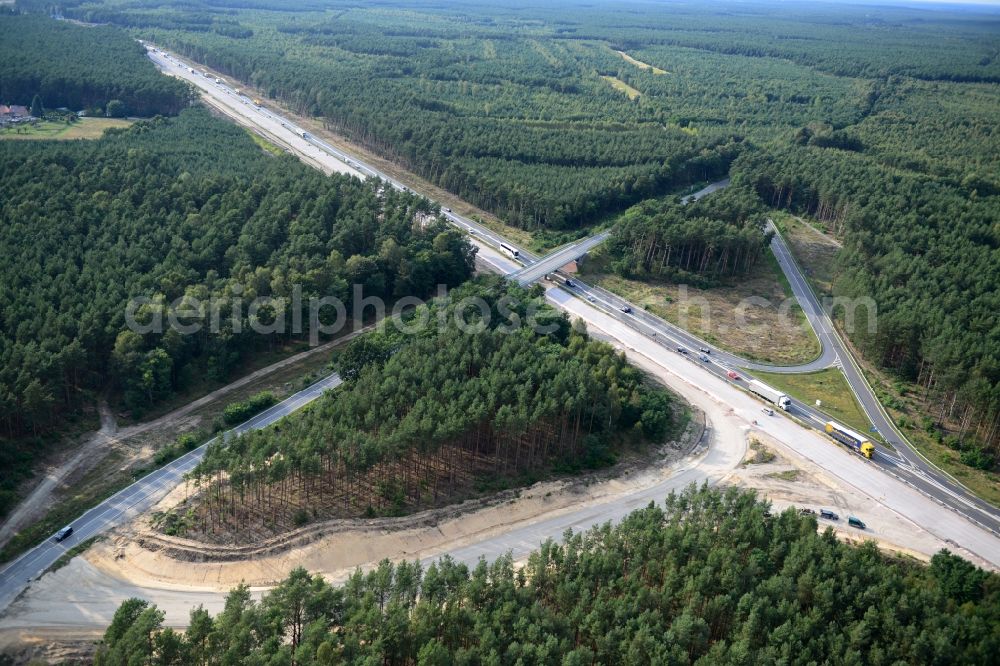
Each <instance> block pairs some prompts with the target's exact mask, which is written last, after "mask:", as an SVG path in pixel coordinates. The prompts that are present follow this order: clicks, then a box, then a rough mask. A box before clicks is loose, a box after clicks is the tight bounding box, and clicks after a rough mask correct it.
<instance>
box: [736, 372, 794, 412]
mask: <svg viewBox="0 0 1000 666" xmlns="http://www.w3.org/2000/svg"><path fill="white" fill-rule="evenodd" d="M747 388H748V389H750V392H751V393H753V394H754V395H756V396H759V397H761V398H763V399H764V400H765V401H766V402H769V403H771V404H772V405H775V406H776V407H780V408H781V409H783V410H785V411H786V412H787V411H789V410H791V407H792V399H791V398H789V397H788V396H787V395H785V394H784V393H782V392H781V391H779V390H778V389H775V388H771V387H770V386H768V385H767V384H765V383H763V382H759V381H757V380H756V379H753V380H751V381H749V382H748V383H747Z"/></svg>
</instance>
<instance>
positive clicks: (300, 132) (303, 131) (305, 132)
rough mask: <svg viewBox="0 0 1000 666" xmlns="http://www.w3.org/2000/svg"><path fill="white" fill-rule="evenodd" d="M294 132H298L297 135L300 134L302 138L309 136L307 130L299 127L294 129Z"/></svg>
mask: <svg viewBox="0 0 1000 666" xmlns="http://www.w3.org/2000/svg"><path fill="white" fill-rule="evenodd" d="M295 133H296V134H298V135H299V136H301V137H302V138H303V139H308V138H309V132H307V131H305V130H301V129H300V130H295Z"/></svg>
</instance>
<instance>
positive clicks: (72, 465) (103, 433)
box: [0, 327, 370, 546]
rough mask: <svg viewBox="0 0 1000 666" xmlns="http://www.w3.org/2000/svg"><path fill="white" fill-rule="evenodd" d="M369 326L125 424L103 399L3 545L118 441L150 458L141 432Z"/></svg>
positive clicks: (133, 454)
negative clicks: (93, 424) (97, 422)
mask: <svg viewBox="0 0 1000 666" xmlns="http://www.w3.org/2000/svg"><path fill="white" fill-rule="evenodd" d="M367 330H370V327H366V328H364V329H362V330H361V331H357V332H354V333H351V334H349V335H348V336H344V337H341V338H338V339H337V340H334V341H332V342H328V343H326V344H324V345H320V346H318V347H314V348H312V349H308V350H306V351H304V352H300V353H298V354H294V355H292V356H289V357H287V358H284V359H281V360H280V361H277V362H276V363H272V364H271V365H268V366H266V367H264V368H261V369H259V370H256V371H254V372H251V373H250V374H248V375H245V376H243V377H241V378H240V379H237V380H236V381H234V382H232V383H230V384H227V385H225V386H223V387H220V388H218V389H216V390H215V391H212V392H211V393H208V394H206V395H204V396H202V397H201V398H198V399H197V400H193V401H192V402H189V403H187V404H186V405H184V406H183V407H180V408H178V409H175V410H173V411H171V412H169V413H167V414H164V415H163V416H160V417H158V418H155V419H151V420H149V421H145V422H142V423H137V424H134V425H130V426H126V427H124V428H119V427H118V425H117V423H116V422H115V419H114V415H113V414H112V413H111V410H110V409H109V408H108V406H107V405H106V404H104V403H103V402H102V403H101V404H100V405H99V411H100V414H101V428H100V430H98V431H97V432H95V433H92V434H91V435H88V436H86V437H85V438H84V439H83V440H82V441H81V444H80V447H79V448H78V449H76V450H75V452H74V453H73V454H72V455H71V456H70V457H68V458H67V459H65V460H63V461H61V462H58V463H56V464H55V465H53V466H52V467H50V468H49V469H47V470H46V472H45V476H44V477H43V478H42V479H41V481H39V483H38V485H36V486H35V488H34V489H33V490H32V491H31V493H30V494H29V495H28V496H27V497H26V498H25V499H24V500H22V502H21V503H20V504H18V506H17V507H16V508H15V509H14V511H12V512H11V513H10V515H9V516H8V518H7V520H6V521H5V522H4V523H3V525H0V546H3V544H5V543H7V541H9V540H10V538H11V537H12V536H14V534H16V533H17V531H18V530H19V529H21V528H22V527H23V526H24V525H26V524H28V523H29V522H31V521H32V520H36V519H38V518H40V517H41V516H43V515H45V512H46V511H48V509H49V507H50V506H51V505H52V503H53V502H54V501H57V496H58V495H59V493H62V492H72V491H73V488H72V484H73V483H76V482H78V481H79V480H80V479H81V478H83V476H84V475H85V474H86V473H87V472H89V471H90V470H92V469H94V468H95V467H96V466H97V465H98V464H99V463H100V462H101V461H102V460H103V459H104V458H105V457H106V456H107V455H108V454H109V453H110V452H111V451H113V450H115V448H116V447H117V448H118V449H120V450H122V451H123V452H125V454H126V458H127V460H128V461H137V460H139V459H143V458H147V457H149V456H150V455H152V454H153V452H154V450H155V448H156V447H153V446H149V445H148V444H149V442H146V441H142V440H141V439H140V436H143V435H148V434H150V433H152V432H163V433H166V434H167V437H165V440H166V441H170V440H172V439H173V438H174V437H175V436H176V433H179V432H183V431H185V430H189V429H191V428H192V427H193V426H192V424H191V423H189V422H188V421H189V420H190V419H192V418H194V417H193V414H194V413H195V412H197V411H198V410H199V409H201V408H203V407H205V406H207V405H210V404H212V403H214V402H216V401H218V400H220V399H222V398H224V397H225V396H227V395H229V394H231V393H233V392H234V391H237V390H238V389H241V388H243V387H245V386H247V385H250V384H253V383H254V382H257V381H260V380H261V379H264V378H266V377H268V376H269V375H272V374H274V373H275V372H277V371H278V370H281V369H283V368H286V367H288V366H291V365H294V364H296V363H300V362H302V361H303V360H305V359H307V358H309V357H312V356H314V355H316V354H324V353H329V352H330V351H331V350H332V349H333V347H334V346H336V345H338V344H342V343H343V342H344V341H346V340H348V339H350V338H352V337H354V336H356V335H359V334H361V333H362V332H364V331H367ZM195 425H196V424H195ZM126 444H127V445H126Z"/></svg>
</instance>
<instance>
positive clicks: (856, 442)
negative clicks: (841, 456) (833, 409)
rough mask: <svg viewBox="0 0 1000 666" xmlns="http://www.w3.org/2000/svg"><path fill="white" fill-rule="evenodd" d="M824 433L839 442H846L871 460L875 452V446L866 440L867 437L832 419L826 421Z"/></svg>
mask: <svg viewBox="0 0 1000 666" xmlns="http://www.w3.org/2000/svg"><path fill="white" fill-rule="evenodd" d="M825 430H826V434H828V435H829V436H830V437H832V438H833V439H835V440H837V441H838V442H840V443H841V444H846V445H847V446H848V447H849V448H850V449H852V450H854V451H857V452H858V453H860V454H861V455H863V456H864V457H865V458H868V459H869V460H871V457H872V455H874V454H875V446H874V445H873V444H872V443H871V442H869V441H868V438H867V437H865V436H864V435H862V434H860V433H857V432H854V431H853V430H851V429H849V428H845V427H844V426H842V425H840V424H839V423H835V422H833V421H827V422H826V428H825Z"/></svg>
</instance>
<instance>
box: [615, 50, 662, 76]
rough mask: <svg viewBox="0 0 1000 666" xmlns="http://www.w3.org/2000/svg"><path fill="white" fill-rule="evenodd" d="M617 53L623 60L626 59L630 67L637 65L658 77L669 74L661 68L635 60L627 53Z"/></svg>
mask: <svg viewBox="0 0 1000 666" xmlns="http://www.w3.org/2000/svg"><path fill="white" fill-rule="evenodd" d="M615 53H617V54H618V55H620V56H621V57H622V58H624V59H625V62H627V63H629V64H630V65H635V66H636V67H638V68H639V69H648V70H650V71H651V72H653V74H657V75H661V74H666V73H667V70H665V69H660V68H659V67H654V66H653V65H650V64H649V63H648V62H643V61H641V60H636V59H635V58H633V57H632V56H630V55H629V54H627V53H625V52H624V51H615Z"/></svg>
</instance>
